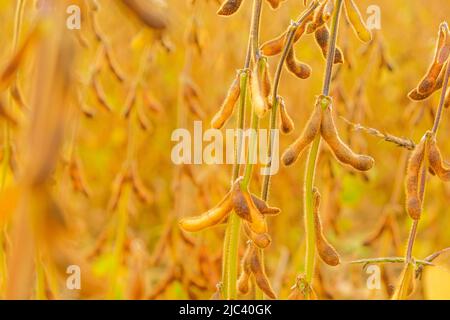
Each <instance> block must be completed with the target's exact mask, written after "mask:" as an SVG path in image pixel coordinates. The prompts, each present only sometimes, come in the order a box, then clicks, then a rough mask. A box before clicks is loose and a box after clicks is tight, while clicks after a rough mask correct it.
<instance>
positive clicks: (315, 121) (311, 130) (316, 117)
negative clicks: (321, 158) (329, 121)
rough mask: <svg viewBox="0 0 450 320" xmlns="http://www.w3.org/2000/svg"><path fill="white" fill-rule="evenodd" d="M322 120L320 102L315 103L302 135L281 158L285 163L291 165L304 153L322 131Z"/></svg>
mask: <svg viewBox="0 0 450 320" xmlns="http://www.w3.org/2000/svg"><path fill="white" fill-rule="evenodd" d="M321 121H322V110H321V107H320V105H319V104H317V103H316V104H315V105H314V111H313V113H312V115H311V117H310V118H309V120H308V122H307V123H306V126H305V129H304V130H303V132H302V134H301V135H300V137H299V138H298V139H297V140H295V142H294V143H293V144H291V145H290V146H289V147H288V148H287V149H286V151H285V152H284V153H283V155H282V157H281V159H282V161H283V163H284V165H286V166H289V165H291V164H293V163H294V162H295V161H296V160H297V159H298V158H299V157H300V156H301V154H302V153H303V151H304V150H305V149H306V147H307V146H308V145H309V144H310V143H311V142H312V141H313V140H314V138H315V137H316V135H317V134H318V133H319V131H320V124H321Z"/></svg>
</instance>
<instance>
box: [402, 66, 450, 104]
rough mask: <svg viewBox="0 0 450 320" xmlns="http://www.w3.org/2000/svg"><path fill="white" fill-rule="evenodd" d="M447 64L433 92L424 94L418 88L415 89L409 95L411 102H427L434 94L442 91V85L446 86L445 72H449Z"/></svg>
mask: <svg viewBox="0 0 450 320" xmlns="http://www.w3.org/2000/svg"><path fill="white" fill-rule="evenodd" d="M447 63H448V62H447ZM447 63H446V64H445V65H444V67H443V68H442V70H441V73H440V74H439V76H438V78H437V79H436V84H435V85H434V88H433V90H431V91H429V92H428V93H426V94H422V93H419V90H417V88H414V89H412V90H411V91H410V92H409V93H408V97H409V98H410V99H411V100H415V101H420V100H425V99H426V98H428V97H429V96H431V95H432V94H433V93H434V92H436V91H437V90H439V89H441V88H442V85H443V84H444V75H445V70H447Z"/></svg>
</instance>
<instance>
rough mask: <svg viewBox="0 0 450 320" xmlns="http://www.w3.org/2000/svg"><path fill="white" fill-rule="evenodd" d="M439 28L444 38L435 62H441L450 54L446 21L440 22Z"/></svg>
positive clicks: (449, 33)
mask: <svg viewBox="0 0 450 320" xmlns="http://www.w3.org/2000/svg"><path fill="white" fill-rule="evenodd" d="M439 28H440V30H442V32H443V33H444V35H445V40H444V41H443V44H442V46H441V48H440V50H439V53H438V56H437V62H438V63H441V64H442V63H444V62H446V61H447V60H448V58H449V56H450V29H449V27H448V24H447V22H443V23H441V25H440V27H439Z"/></svg>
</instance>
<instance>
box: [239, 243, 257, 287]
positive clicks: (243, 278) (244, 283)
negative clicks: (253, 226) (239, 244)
mask: <svg viewBox="0 0 450 320" xmlns="http://www.w3.org/2000/svg"><path fill="white" fill-rule="evenodd" d="M253 251H254V247H253V245H252V244H251V243H250V242H249V243H247V248H246V249H245V253H244V255H243V256H242V260H241V274H240V276H239V278H238V281H237V286H238V290H239V292H240V293H242V294H247V293H248V292H249V291H250V276H251V273H252V270H251V268H250V258H251V255H252V253H253Z"/></svg>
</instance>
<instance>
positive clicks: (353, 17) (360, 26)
mask: <svg viewBox="0 0 450 320" xmlns="http://www.w3.org/2000/svg"><path fill="white" fill-rule="evenodd" d="M344 7H345V13H346V16H347V19H348V21H349V22H350V24H351V26H352V28H353V31H354V32H355V34H356V35H357V36H358V38H359V39H360V40H361V41H362V42H369V41H370V40H372V33H371V32H370V31H369V29H368V28H367V26H366V24H365V23H364V21H363V19H362V16H361V13H360V12H359V9H358V7H357V6H356V4H355V2H354V1H353V0H344Z"/></svg>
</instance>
